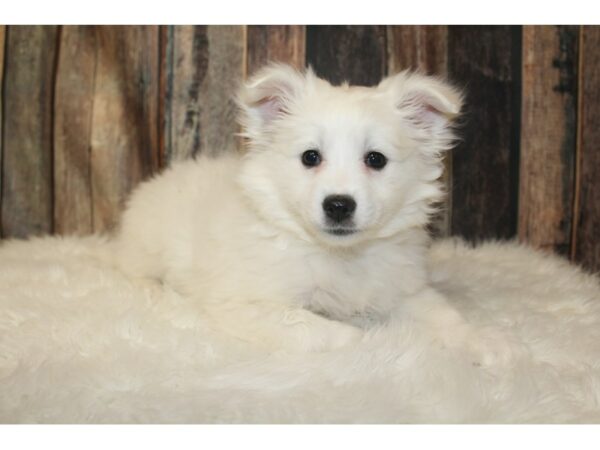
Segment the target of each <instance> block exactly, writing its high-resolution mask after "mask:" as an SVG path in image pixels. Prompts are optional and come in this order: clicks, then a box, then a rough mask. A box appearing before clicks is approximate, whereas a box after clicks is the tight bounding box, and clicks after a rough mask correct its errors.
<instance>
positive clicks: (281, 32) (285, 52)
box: [247, 25, 306, 74]
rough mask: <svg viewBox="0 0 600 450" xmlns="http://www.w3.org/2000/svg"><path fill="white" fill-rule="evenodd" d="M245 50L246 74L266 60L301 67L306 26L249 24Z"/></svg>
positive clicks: (304, 57)
mask: <svg viewBox="0 0 600 450" xmlns="http://www.w3.org/2000/svg"><path fill="white" fill-rule="evenodd" d="M247 52H248V58H247V60H248V63H247V64H248V67H247V73H248V74H252V73H253V72H255V71H256V70H258V69H259V68H260V67H261V66H263V65H264V64H266V63H268V62H282V63H287V64H290V65H292V66H294V67H297V68H298V69H303V68H304V66H305V64H306V27H305V26H304V25H250V26H248V50H247Z"/></svg>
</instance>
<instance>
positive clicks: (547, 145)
mask: <svg viewBox="0 0 600 450" xmlns="http://www.w3.org/2000/svg"><path fill="white" fill-rule="evenodd" d="M578 34H579V29H578V27H577V26H525V27H524V28H523V88H522V89H523V100H522V115H521V117H522V119H521V158H520V160H521V166H520V183H519V185H520V191H519V223H518V232H519V239H520V240H522V241H526V242H529V243H530V244H532V245H534V246H535V247H538V248H542V249H548V250H551V251H556V252H558V253H560V254H569V250H570V243H571V222H572V202H573V177H574V164H575V146H576V135H577V133H576V131H577V124H576V120H577V64H578V61H577V54H578V53H577V52H578V49H577V42H578Z"/></svg>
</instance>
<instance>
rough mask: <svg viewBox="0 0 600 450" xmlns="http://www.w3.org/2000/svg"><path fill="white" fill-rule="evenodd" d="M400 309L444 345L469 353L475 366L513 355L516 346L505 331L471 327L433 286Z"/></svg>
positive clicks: (408, 300)
mask: <svg viewBox="0 0 600 450" xmlns="http://www.w3.org/2000/svg"><path fill="white" fill-rule="evenodd" d="M400 312H406V313H408V314H410V316H411V317H413V318H414V319H416V320H417V321H418V322H420V323H422V324H424V326H426V327H427V329H428V330H431V331H432V332H433V334H434V335H435V337H436V338H438V339H439V340H440V341H441V342H442V344H443V345H444V346H445V347H447V348H450V349H455V350H466V351H467V352H469V353H471V355H472V357H473V359H474V360H473V363H475V364H477V365H483V366H490V365H497V364H499V365H503V364H507V363H508V362H510V361H511V360H512V359H513V357H514V353H515V350H516V348H515V347H514V345H513V343H512V342H511V341H512V340H511V339H510V338H509V337H508V336H507V335H506V334H504V333H502V332H501V331H500V330H496V329H490V328H487V329H476V328H474V327H473V326H472V325H471V324H469V323H468V322H467V321H466V320H465V319H464V318H463V317H462V316H461V315H460V313H459V312H458V311H457V310H456V309H454V308H453V307H452V306H451V305H450V304H449V303H448V300H447V299H446V297H444V296H443V295H442V294H440V293H439V292H438V291H436V290H435V289H433V288H430V287H427V288H425V289H423V290H422V291H421V292H419V293H418V294H416V295H414V296H411V297H409V298H407V299H405V301H403V304H402V307H401V309H400Z"/></svg>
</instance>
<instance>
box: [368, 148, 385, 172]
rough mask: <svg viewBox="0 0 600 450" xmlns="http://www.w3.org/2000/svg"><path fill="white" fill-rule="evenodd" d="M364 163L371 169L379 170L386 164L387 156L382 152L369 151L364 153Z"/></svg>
mask: <svg viewBox="0 0 600 450" xmlns="http://www.w3.org/2000/svg"><path fill="white" fill-rule="evenodd" d="M365 164H366V165H367V167H370V168H371V169H375V170H381V169H383V168H384V167H385V165H386V164H387V158H386V157H385V155H383V154H382V153H379V152H369V153H367V154H366V155H365Z"/></svg>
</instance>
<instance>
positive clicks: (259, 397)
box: [0, 238, 600, 423]
mask: <svg viewBox="0 0 600 450" xmlns="http://www.w3.org/2000/svg"><path fill="white" fill-rule="evenodd" d="M108 249H109V248H108V246H107V244H106V242H104V241H103V240H101V239H98V238H86V239H75V238H73V239H61V238H45V239H36V240H32V241H30V242H5V243H4V244H1V245H0V311H1V313H0V422H4V423H15V422H17V423H22V422H29V423H32V422H34V423H35V422H37V423H39V422H46V423H48V422H50V423H54V422H61V423H74V422H75V423H79V422H88V423H89V422H95V423H98V422H99V423H122V422H133V423H183V422H217V423H230V422H250V423H255V422H263V423H264V422H267V423H273V422H286V423H290V422H291V423H306V422H309V423H310V422H313V423H314V422H318V423H322V422H350V423H383V422H393V423H405V422H410V423H415V422H417V423H423V422H425V423H430V422H446V423H447V422H453V423H456V422H459V423H462V422H512V423H521V422H553V423H556V422H559V423H560V422H595V423H598V422H600V365H599V364H598V361H600V346H599V345H598V342H599V341H600V294H599V293H600V286H599V284H598V280H597V278H596V277H593V276H590V275H586V274H584V273H582V272H581V271H579V270H578V269H576V268H574V267H572V266H570V265H569V264H568V263H567V262H565V261H563V260H561V259H558V258H556V257H553V256H549V255H544V254H541V253H537V252H534V251H532V250H530V249H528V248H526V247H519V246H516V245H509V244H494V243H490V244H486V245H484V246H482V247H479V248H476V249H472V248H470V247H469V246H466V245H464V244H462V243H460V242H455V241H451V240H450V241H443V242H440V243H438V244H436V245H434V247H433V248H432V250H431V252H430V253H429V255H428V257H427V261H428V268H429V271H430V273H431V278H432V283H433V284H434V285H435V286H436V288H438V289H439V290H440V291H441V292H443V293H444V294H445V295H446V296H448V298H449V299H450V302H451V304H452V305H453V306H454V307H456V308H457V309H458V310H459V311H461V313H462V314H464V315H465V316H466V317H467V318H468V319H469V321H470V322H471V323H472V324H473V325H474V326H475V327H477V329H489V328H492V329H503V330H505V331H504V332H505V333H507V334H509V335H510V336H511V337H512V338H513V340H514V344H512V345H515V346H517V347H521V346H525V347H527V348H528V349H529V351H528V352H526V353H524V354H523V355H522V357H520V358H519V359H517V360H514V361H513V362H512V363H510V364H508V365H505V366H490V367H487V368H484V367H478V366H474V365H473V364H472V360H471V358H470V357H469V355H467V354H465V353H464V352H463V351H461V350H460V349H455V350H447V349H444V348H442V347H440V346H439V345H436V344H435V339H434V336H433V335H432V334H431V333H429V332H427V329H426V328H423V327H421V326H417V324H415V323H414V322H412V321H410V320H406V321H400V322H399V323H394V324H393V325H392V324H389V325H387V326H376V327H374V328H373V329H371V330H370V331H368V332H367V333H366V334H365V336H364V337H363V339H362V340H361V341H360V342H358V343H357V344H355V345H353V346H351V347H343V348H340V349H338V350H335V351H331V352H323V353H315V352H312V353H289V352H265V351H261V350H260V349H259V348H257V347H256V346H255V345H253V344H246V343H244V342H242V341H239V340H236V339H231V338H229V337H228V335H227V334H225V333H223V332H222V331H220V330H219V329H215V328H214V327H212V326H211V324H210V321H209V320H207V318H206V316H204V315H203V314H201V313H200V312H199V311H198V310H197V308H196V307H195V305H193V304H191V303H190V301H189V299H188V298H185V297H182V296H181V295H179V294H177V293H176V292H174V291H173V290H172V289H170V288H169V287H168V286H166V285H163V286H161V285H159V284H151V283H144V284H143V285H139V284H136V283H135V282H133V281H132V280H130V279H128V278H127V277H125V276H124V275H123V274H122V273H120V272H119V271H117V270H115V269H113V268H112V267H111V265H110V264H109V263H107V262H106V260H107V257H108V256H109V255H107V253H108Z"/></svg>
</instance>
